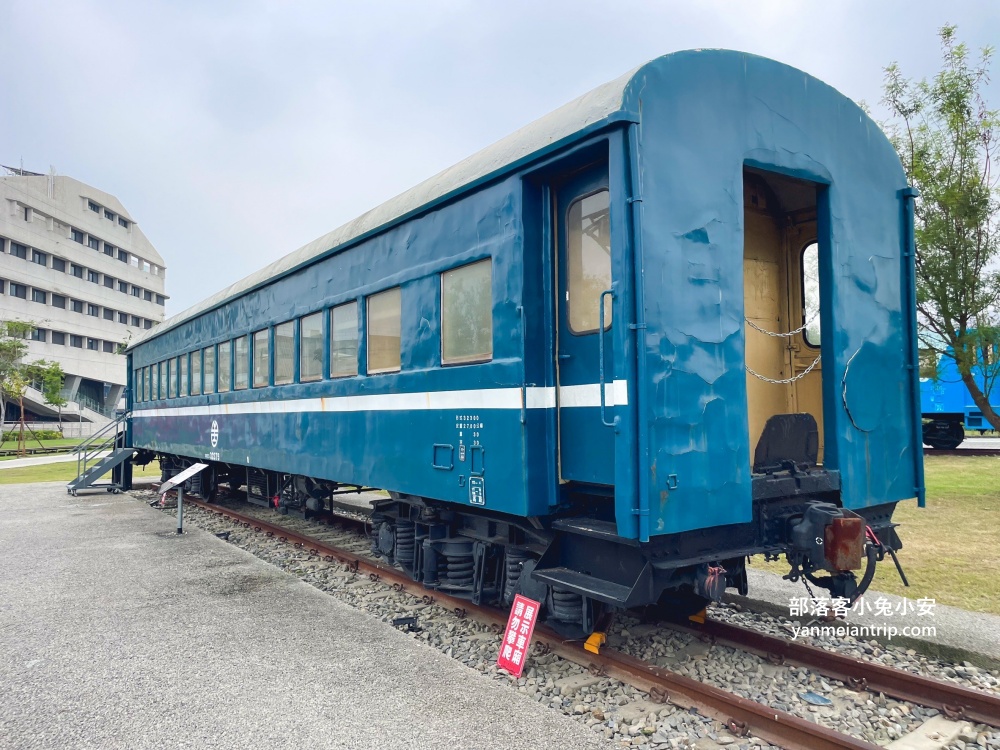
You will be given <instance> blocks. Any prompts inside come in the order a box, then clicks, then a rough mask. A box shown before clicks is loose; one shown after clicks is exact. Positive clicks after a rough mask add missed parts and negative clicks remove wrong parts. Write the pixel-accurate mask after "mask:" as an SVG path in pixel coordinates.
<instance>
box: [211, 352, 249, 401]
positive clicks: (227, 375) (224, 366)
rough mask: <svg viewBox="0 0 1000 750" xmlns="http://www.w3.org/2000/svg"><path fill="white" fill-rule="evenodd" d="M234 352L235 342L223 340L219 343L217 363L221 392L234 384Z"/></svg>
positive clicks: (224, 391)
mask: <svg viewBox="0 0 1000 750" xmlns="http://www.w3.org/2000/svg"><path fill="white" fill-rule="evenodd" d="M232 354H233V344H232V342H231V341H223V342H222V343H221V344H219V361H218V362H217V363H216V365H217V367H218V370H219V388H218V390H219V393H226V392H227V391H229V389H230V387H231V386H232V371H233V356H232ZM244 387H246V386H244Z"/></svg>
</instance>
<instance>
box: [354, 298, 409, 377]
mask: <svg viewBox="0 0 1000 750" xmlns="http://www.w3.org/2000/svg"><path fill="white" fill-rule="evenodd" d="M401 317H402V311H401V307H400V293H399V287H398V286H397V287H396V288H395V289H388V290H386V291H384V292H380V293H379V294H373V295H372V296H371V297H369V298H368V331H367V343H368V374H369V375H371V374H375V373H380V372H397V371H398V370H399V369H400V329H401V323H400V321H401ZM355 335H357V333H356V332H355Z"/></svg>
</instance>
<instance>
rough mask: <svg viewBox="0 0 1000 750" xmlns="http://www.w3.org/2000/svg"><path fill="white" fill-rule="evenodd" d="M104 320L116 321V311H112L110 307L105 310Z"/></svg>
mask: <svg viewBox="0 0 1000 750" xmlns="http://www.w3.org/2000/svg"><path fill="white" fill-rule="evenodd" d="M104 319H105V320H111V321H114V319H115V311H114V310H112V309H111V308H110V307H105V308H104Z"/></svg>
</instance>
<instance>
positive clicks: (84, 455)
mask: <svg viewBox="0 0 1000 750" xmlns="http://www.w3.org/2000/svg"><path fill="white" fill-rule="evenodd" d="M128 416H129V414H128V412H122V414H120V415H119V416H118V417H116V418H115V419H114V420H112V421H111V422H108V423H107V424H106V425H104V427H102V428H101V429H100V430H98V431H97V432H95V433H94V434H93V435H91V436H90V437H88V438H87V439H86V440H84V441H83V442H82V443H80V444H79V445H77V446H76V448H75V449H74V450H73V453H74V454H76V476H77V479H79V478H80V477H81V476H83V474H85V473H86V472H87V470H88V469H90V468H91V465H92V462H93V463H96V462H97V461H99V460H100V459H101V457H102V456H103V454H104V452H105V451H108V450H112V449H114V448H115V443H117V442H118V435H119V433H120V432H121V431H122V430H124V428H125V421H126V419H127V418H128Z"/></svg>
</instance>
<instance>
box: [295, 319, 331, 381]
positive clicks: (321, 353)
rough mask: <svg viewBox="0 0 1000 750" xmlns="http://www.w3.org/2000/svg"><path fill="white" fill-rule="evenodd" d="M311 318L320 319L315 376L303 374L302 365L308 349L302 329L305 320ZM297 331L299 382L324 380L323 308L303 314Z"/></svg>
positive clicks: (324, 338) (298, 322)
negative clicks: (317, 365) (317, 364)
mask: <svg viewBox="0 0 1000 750" xmlns="http://www.w3.org/2000/svg"><path fill="white" fill-rule="evenodd" d="M331 309H332V308H331ZM311 318H316V319H317V320H318V321H319V368H318V370H317V371H316V376H315V377H313V376H309V377H306V376H305V375H304V374H303V373H304V372H305V368H304V367H303V366H302V363H303V361H304V359H303V358H304V357H305V351H306V348H305V346H304V344H305V338H304V337H303V335H302V330H303V326H302V323H303V322H304V321H306V320H309V319H311ZM296 331H297V333H298V336H297V337H296V338H297V343H298V347H297V348H298V372H299V382H300V383H315V382H317V381H320V380H322V379H323V370H324V362H323V358H324V349H325V347H326V337H325V336H324V332H323V310H318V311H316V312H314V313H309V314H308V315H303V316H301V317H300V318H299V319H298V321H297V325H296Z"/></svg>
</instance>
